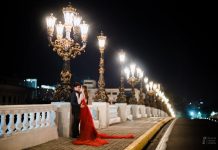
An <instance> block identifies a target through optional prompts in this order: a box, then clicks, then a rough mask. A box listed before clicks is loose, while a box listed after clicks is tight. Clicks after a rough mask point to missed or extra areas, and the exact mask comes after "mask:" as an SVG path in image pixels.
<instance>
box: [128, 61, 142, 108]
mask: <svg viewBox="0 0 218 150" xmlns="http://www.w3.org/2000/svg"><path fill="white" fill-rule="evenodd" d="M124 72H125V73H126V77H127V81H128V83H129V84H130V85H131V87H132V95H131V97H130V99H129V104H137V100H136V97H135V89H134V87H135V85H136V84H138V83H139V81H140V78H139V77H140V72H141V69H139V68H137V69H136V66H135V64H131V65H130V69H129V68H125V70H124ZM130 73H131V76H130ZM135 73H136V75H135Z"/></svg>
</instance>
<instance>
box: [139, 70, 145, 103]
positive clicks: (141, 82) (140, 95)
mask: <svg viewBox="0 0 218 150" xmlns="http://www.w3.org/2000/svg"><path fill="white" fill-rule="evenodd" d="M139 78H140V93H139V104H140V105H144V104H145V101H144V96H143V82H144V81H143V71H141V74H140V77H139Z"/></svg>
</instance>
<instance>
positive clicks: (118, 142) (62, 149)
mask: <svg viewBox="0 0 218 150" xmlns="http://www.w3.org/2000/svg"><path fill="white" fill-rule="evenodd" d="M160 120H162V118H142V119H137V120H134V121H126V122H124V123H120V124H114V125H111V126H109V127H108V128H105V129H99V130H98V131H99V132H100V133H106V134H109V135H116V134H128V133H131V134H133V135H134V136H135V138H134V139H107V140H108V142H109V144H106V145H103V146H100V147H93V146H86V145H73V144H72V143H71V142H72V140H75V139H71V138H63V137H61V138H58V139H57V140H53V141H50V142H47V143H44V144H41V145H37V146H34V147H31V148H28V149H26V150H96V149H97V150H111V149H112V150H123V149H125V148H126V147H127V146H129V145H130V144H131V143H132V142H134V141H135V140H136V139H137V138H139V137H140V136H141V135H142V134H144V133H145V132H146V131H148V130H149V129H150V128H151V127H152V126H153V125H154V124H156V123H157V122H158V121H160Z"/></svg>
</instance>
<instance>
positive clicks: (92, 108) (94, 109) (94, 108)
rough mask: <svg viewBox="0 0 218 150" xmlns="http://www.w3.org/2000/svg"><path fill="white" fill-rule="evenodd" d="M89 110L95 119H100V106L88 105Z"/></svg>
mask: <svg viewBox="0 0 218 150" xmlns="http://www.w3.org/2000/svg"><path fill="white" fill-rule="evenodd" d="M88 107H89V110H90V112H91V114H92V118H93V120H99V115H98V113H99V112H98V107H97V106H93V105H88Z"/></svg>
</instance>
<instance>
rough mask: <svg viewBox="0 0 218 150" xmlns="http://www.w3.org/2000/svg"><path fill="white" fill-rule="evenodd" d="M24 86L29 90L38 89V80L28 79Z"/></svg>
mask: <svg viewBox="0 0 218 150" xmlns="http://www.w3.org/2000/svg"><path fill="white" fill-rule="evenodd" d="M24 85H25V86H26V87H29V88H35V89H36V88H37V79H26V80H24Z"/></svg>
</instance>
